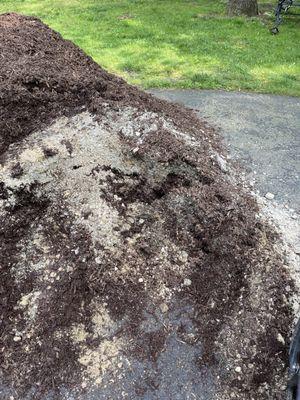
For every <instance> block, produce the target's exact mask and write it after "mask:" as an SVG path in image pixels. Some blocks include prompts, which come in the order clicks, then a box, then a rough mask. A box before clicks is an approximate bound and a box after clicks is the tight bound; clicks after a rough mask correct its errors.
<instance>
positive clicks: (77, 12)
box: [0, 0, 300, 95]
mask: <svg viewBox="0 0 300 400" xmlns="http://www.w3.org/2000/svg"><path fill="white" fill-rule="evenodd" d="M275 3H276V1H273V4H274V6H272V4H271V5H270V1H269V2H267V1H263V2H261V7H260V9H261V16H260V17H259V18H253V19H247V18H228V17H227V15H226V1H222V0H216V1H211V0H206V1H204V0H151V1H149V0H123V1H121V0H85V1H81V0H1V2H0V12H9V11H15V12H21V13H24V14H29V15H35V16H38V17H40V18H41V19H42V20H43V21H44V22H45V23H47V24H49V25H50V26H51V27H52V28H54V29H55V30H57V31H59V32H60V33H61V34H62V35H63V36H64V37H65V38H67V39H70V40H72V41H74V42H75V43H76V44H78V45H79V46H80V47H82V48H83V49H84V50H85V51H86V52H87V53H88V54H89V55H91V56H92V57H93V58H94V59H95V61H96V62H98V63H99V64H100V65H102V66H103V67H104V68H106V69H108V70H109V71H111V72H114V73H117V74H118V75H121V76H123V77H124V78H125V79H126V80H127V81H129V82H131V83H133V84H137V85H140V86H142V87H144V88H150V87H162V88H163V87H174V88H175V87H176V88H205V89H210V88H211V89H212V88H214V89H215V88H217V89H226V90H251V91H258V92H267V93H278V94H289V95H300V46H299V43H300V29H299V28H300V16H299V17H295V16H287V17H285V18H284V24H283V25H282V26H281V29H280V34H279V35H277V36H272V35H271V34H270V33H269V28H270V27H271V26H272V21H273V8H274V7H275Z"/></svg>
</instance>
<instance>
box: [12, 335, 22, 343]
mask: <svg viewBox="0 0 300 400" xmlns="http://www.w3.org/2000/svg"><path fill="white" fill-rule="evenodd" d="M20 340H22V338H21V336H15V337H14V342H19V341H20Z"/></svg>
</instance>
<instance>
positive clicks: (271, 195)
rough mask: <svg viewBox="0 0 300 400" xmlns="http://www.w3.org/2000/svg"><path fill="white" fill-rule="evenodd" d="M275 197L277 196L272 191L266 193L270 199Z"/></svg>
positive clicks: (266, 196)
mask: <svg viewBox="0 0 300 400" xmlns="http://www.w3.org/2000/svg"><path fill="white" fill-rule="evenodd" d="M274 197H275V196H274V194H273V193H271V192H268V193H266V194H265V198H266V199H268V200H273V199H274Z"/></svg>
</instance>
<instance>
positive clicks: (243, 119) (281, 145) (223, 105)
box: [150, 90, 300, 212]
mask: <svg viewBox="0 0 300 400" xmlns="http://www.w3.org/2000/svg"><path fill="white" fill-rule="evenodd" d="M150 92H151V93H153V94H155V95H156V96H157V97H160V98H163V99H166V100H170V101H173V102H177V103H181V104H184V105H185V106H187V107H190V108H194V109H196V110H197V111H198V112H199V115H200V116H201V117H205V118H206V119H207V120H208V121H209V122H210V123H211V124H212V125H214V126H217V127H220V128H221V133H222V134H223V136H224V138H225V141H226V143H227V145H228V146H229V148H230V152H231V154H232V155H233V157H235V158H237V159H239V160H241V161H242V163H243V164H244V165H245V166H246V168H247V170H248V172H249V175H250V176H249V178H250V179H253V180H254V179H255V182H256V185H255V187H256V188H257V189H259V191H260V192H261V194H263V195H264V194H265V193H267V192H271V193H273V194H274V195H275V200H277V201H279V202H280V203H285V204H288V205H289V206H290V207H291V208H293V209H295V210H297V211H298V212H299V211H300V179H299V178H300V98H295V97H286V96H273V95H263V94H249V93H235V92H224V91H214V90H201V91H200V90H151V91H150Z"/></svg>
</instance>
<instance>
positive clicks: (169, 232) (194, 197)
mask: <svg viewBox="0 0 300 400" xmlns="http://www.w3.org/2000/svg"><path fill="white" fill-rule="evenodd" d="M103 103H108V104H109V105H110V108H111V109H115V110H118V109H120V108H122V107H124V106H134V107H136V108H137V109H138V110H140V111H143V110H145V111H154V112H157V113H158V114H159V115H163V116H165V117H166V118H169V119H170V120H172V122H173V124H174V125H175V126H177V127H178V128H179V129H181V131H183V132H189V133H190V134H191V135H194V136H195V137H197V140H198V141H199V142H200V143H201V146H199V147H198V148H197V149H195V148H193V147H192V146H187V145H183V144H182V142H180V140H176V139H175V138H174V136H173V135H170V134H168V132H164V131H163V130H160V131H158V132H156V133H154V134H152V135H149V136H148V137H147V139H146V140H145V141H144V142H143V144H142V145H141V146H140V148H139V151H138V153H137V154H136V155H135V157H138V158H139V160H140V162H141V163H145V165H146V167H148V166H150V165H157V164H161V165H168V168H169V170H170V172H169V173H168V174H167V175H166V176H165V177H163V178H161V177H160V178H159V177H158V178H157V181H156V182H155V183H153V177H151V171H147V168H145V170H146V172H145V174H144V175H138V174H137V175H131V176H130V175H127V176H125V175H124V174H122V172H121V171H118V170H117V169H111V171H110V172H111V174H110V175H109V178H108V179H107V182H105V183H106V190H104V191H103V198H105V199H106V201H108V202H109V201H111V202H112V204H113V206H114V207H115V208H116V209H117V210H118V211H119V213H120V214H121V213H123V215H124V216H125V217H126V213H127V208H128V207H129V206H130V205H131V204H134V203H136V202H139V203H143V204H144V205H145V209H147V210H148V212H149V213H150V214H151V213H152V214H151V215H150V218H149V220H147V221H146V223H145V225H147V224H148V227H147V229H148V231H150V232H152V236H151V237H146V236H145V237H143V235H141V240H140V242H138V243H137V246H136V248H135V249H134V250H135V251H136V254H137V253H138V254H139V257H141V258H143V265H145V266H147V267H148V268H149V270H150V271H151V270H152V269H153V268H154V267H155V262H156V261H155V253H156V246H157V245H158V244H157V241H156V237H155V235H156V232H155V224H154V223H155V218H156V216H157V215H158V214H159V215H162V216H163V219H164V224H163V228H164V232H165V235H166V237H168V238H171V239H172V241H173V243H175V244H176V245H177V246H178V247H179V248H181V249H184V250H185V251H186V252H187V254H188V256H189V259H190V260H191V264H192V267H193V273H192V275H191V282H192V284H191V285H190V287H188V288H187V289H186V290H185V291H184V292H183V293H182V296H183V297H185V298H188V299H189V300H190V301H191V303H192V304H193V305H194V306H195V309H196V315H195V319H196V322H197V323H198V325H199V332H200V335H201V342H202V343H203V344H204V346H205V347H204V356H203V359H202V360H201V363H205V364H208V363H210V364H216V365H217V364H218V363H219V362H220V360H218V356H217V353H218V351H217V350H218V343H217V340H218V335H219V333H220V332H221V330H222V328H223V327H224V326H226V325H230V323H231V320H230V318H232V316H233V315H234V314H235V313H238V312H239V311H241V312H244V311H245V310H246V311H249V313H251V312H253V310H252V309H251V307H252V306H251V301H248V300H247V296H250V292H251V290H250V289H251V288H250V287H249V279H250V278H251V276H252V275H253V274H255V272H256V271H258V273H262V274H265V276H266V281H267V282H268V279H269V280H270V282H268V285H267V286H266V287H267V289H268V290H269V291H270V295H272V296H273V297H274V305H273V308H272V310H271V309H270V312H271V313H272V317H273V318H272V320H271V322H270V321H269V322H266V323H265V324H266V325H265V326H264V329H265V332H267V333H266V334H265V335H264V334H263V333H262V334H260V335H256V333H255V335H254V333H253V339H252V340H253V342H254V344H253V347H255V346H256V347H255V348H256V350H255V352H252V350H251V349H252V347H251V346H252V344H251V343H250V344H251V345H249V347H248V348H246V349H245V354H243V362H244V363H245V364H246V363H250V362H251V363H253V364H254V365H255V369H254V372H253V373H252V375H249V376H247V377H245V382H240V381H237V382H235V381H232V380H229V381H228V382H229V384H231V385H232V386H234V385H235V386H236V390H237V391H240V393H241V395H240V398H241V399H246V398H249V399H250V398H251V396H252V398H258V397H257V388H258V386H259V385H261V384H265V383H267V384H270V385H272V384H274V381H275V378H276V377H275V372H276V374H284V373H285V366H286V365H282V360H285V361H286V360H287V345H285V346H282V345H280V344H279V343H278V341H276V335H277V333H278V332H280V333H281V334H282V335H283V336H284V337H285V338H287V337H288V334H289V325H290V322H291V312H290V310H289V308H288V307H287V306H285V305H284V304H282V303H281V296H282V294H286V296H288V294H287V293H285V289H284V288H285V286H286V283H285V282H286V280H287V279H288V278H287V277H286V275H285V273H284V270H283V268H282V260H281V259H280V258H279V257H277V258H275V259H274V260H272V262H273V264H274V265H273V267H272V268H273V269H271V273H272V274H274V276H273V275H272V276H271V277H270V274H269V275H268V274H267V272H266V271H265V269H264V268H261V265H264V264H265V265H267V264H269V263H270V259H271V254H272V242H273V241H275V240H276V237H275V236H274V234H273V232H272V231H271V230H270V229H269V228H268V227H266V226H264V225H263V224H261V222H259V221H258V220H257V219H256V212H257V205H256V203H255V201H254V200H253V199H252V198H251V197H250V196H248V195H246V194H244V193H243V192H242V189H241V188H240V187H236V186H234V185H233V184H232V183H230V181H229V180H228V179H226V178H225V177H224V174H222V173H221V171H220V169H219V168H218V167H217V166H216V164H213V163H212V159H211V155H210V153H209V151H208V149H209V147H210V146H213V148H214V149H215V150H217V149H219V147H220V146H219V143H218V138H217V136H216V134H215V133H214V131H213V130H212V129H210V128H208V127H207V126H206V125H205V124H204V123H203V122H202V121H200V120H198V119H197V117H196V116H195V115H194V114H193V113H192V112H191V111H188V110H186V109H183V108H182V107H179V106H176V105H173V104H169V103H166V102H163V101H160V100H157V99H155V98H153V97H152V96H150V95H148V94H146V93H144V92H142V91H140V90H139V89H137V88H135V87H132V86H129V85H127V84H126V83H125V82H124V81H123V80H122V79H120V78H118V77H115V76H113V75H111V74H109V73H107V72H106V71H104V70H103V69H101V68H100V67H99V66H98V65H97V64H96V63H94V62H93V60H92V59H91V58H89V57H87V56H86V55H85V54H84V53H83V51H81V50H80V49H79V48H78V47H76V46H75V45H74V44H72V43H71V42H69V41H66V40H63V39H62V37H61V36H60V35H59V34H58V33H56V32H54V31H52V30H51V29H50V28H48V27H47V26H45V25H44V24H43V23H41V22H40V21H39V20H37V19H35V18H31V17H24V16H20V15H16V14H6V15H2V16H0V154H1V157H2V158H1V161H2V162H3V163H4V162H5V155H6V152H7V150H8V148H9V145H10V144H12V143H16V142H19V141H22V139H24V138H25V137H26V136H28V135H29V134H30V133H31V132H33V131H36V130H40V129H41V128H43V127H45V126H47V125H48V124H49V123H50V122H51V121H53V120H54V119H55V118H57V117H59V116H61V115H73V114H76V113H78V112H80V111H82V110H86V109H87V110H89V111H90V112H91V113H93V114H95V115H96V116H97V118H98V119H101V117H102V116H103V113H104V112H105V110H106V109H107V108H105V107H104V105H103ZM209 141H210V143H209ZM123 144H124V148H126V149H127V150H128V148H131V147H132V146H134V145H135V143H134V141H133V142H132V143H131V142H130V141H129V140H128V139H124V143H123ZM66 146H67V148H68V150H69V152H70V153H72V146H71V144H70V143H69V144H68V143H66ZM44 154H45V156H46V157H53V156H54V155H55V153H53V150H52V149H47V148H46V149H44ZM103 168H104V169H106V170H107V169H109V168H110V167H109V166H97V167H96V168H94V169H93V170H92V171H91V174H96V173H97V171H98V172H99V171H100V170H101V169H102V170H103ZM154 171H155V169H154ZM11 173H12V178H16V179H17V178H18V177H19V176H21V175H22V173H23V171H22V166H21V165H19V164H16V165H15V167H14V168H13V170H12V172H11ZM114 195H116V197H115V196H114ZM174 195H176V196H178V197H179V198H180V201H178V202H176V201H174ZM176 196H175V197H176ZM8 197H9V193H8V188H6V187H5V185H4V183H0V199H3V200H5V199H7V198H8ZM15 197H16V202H15V204H14V205H13V206H11V208H9V209H7V210H6V211H7V212H8V213H9V218H6V220H4V221H1V230H0V246H1V249H0V250H1V253H0V262H1V264H0V265H1V287H0V296H1V316H0V317H1V338H2V340H3V342H2V343H1V346H0V361H1V366H2V370H1V375H0V378H1V377H2V378H3V379H4V380H5V381H6V382H7V383H8V384H10V385H14V386H15V388H16V390H17V391H19V393H24V391H25V392H26V390H27V389H28V386H34V385H36V386H37V387H38V389H37V390H39V391H40V392H38V393H39V394H38V396H39V398H42V394H41V393H43V392H45V391H47V390H50V389H55V388H57V387H58V386H59V385H61V384H66V385H73V384H75V383H76V380H77V379H78V376H77V375H76V373H77V368H78V365H77V361H76V360H77V356H78V354H76V349H75V350H74V348H72V346H71V344H70V343H69V341H68V339H67V338H59V339H58V338H57V337H56V336H55V333H56V332H57V329H59V328H64V327H70V326H72V324H74V323H76V324H79V323H83V324H85V326H86V329H89V323H90V315H89V311H90V310H89V303H90V302H91V301H92V299H93V297H94V296H96V295H97V296H100V297H101V296H102V295H103V296H104V295H105V296H106V297H108V298H109V300H110V301H108V303H109V307H110V312H111V314H112V316H113V317H115V318H122V317H123V316H124V315H126V316H128V315H129V321H130V323H129V326H128V330H130V332H131V333H130V335H132V336H134V335H135V334H136V332H137V330H138V323H139V320H138V319H139V318H140V316H141V310H142V308H143V301H144V298H146V297H147V293H140V292H139V290H138V289H137V287H136V286H135V285H134V284H131V285H129V286H122V285H121V284H120V286H118V285H113V284H111V283H110V282H107V281H105V280H104V279H102V275H101V274H102V270H101V269H99V266H96V265H95V263H94V261H93V257H92V251H91V247H92V244H91V241H90V238H89V235H88V234H87V233H86V232H85V230H84V229H82V231H77V232H76V234H74V232H73V231H72V216H69V217H66V216H65V213H64V212H63V210H60V206H59V205H58V204H51V203H50V202H49V199H47V198H41V197H39V196H38V195H37V194H36V188H35V187H34V186H32V187H29V188H26V190H25V189H24V190H22V191H20V193H15ZM115 198H117V199H121V200H120V201H119V202H115V200H114V199H115ZM113 202H115V203H113ZM121 202H123V203H124V204H125V207H123V208H120V204H121ZM154 211H155V212H154ZM47 213H48V215H50V216H51V221H52V223H51V224H49V221H48V220H47V219H45V215H46V214H47ZM152 224H153V225H152ZM38 225H41V226H43V228H44V230H45V232H46V234H47V236H48V241H49V243H51V249H52V250H51V251H52V255H53V259H54V261H53V265H52V268H53V269H54V270H55V269H57V268H58V266H59V265H63V266H67V265H72V266H73V267H74V269H73V272H72V273H68V274H67V273H64V274H63V276H62V280H61V282H60V283H59V284H57V287H56V294H55V296H54V297H53V298H51V300H52V301H51V302H49V303H47V302H46V301H45V304H44V305H43V307H44V308H43V309H42V310H40V313H41V314H40V319H39V320H40V324H39V325H38V327H37V333H36V335H38V339H39V342H38V343H37V342H36V336H35V337H33V338H30V337H29V338H26V340H27V342H26V343H25V344H27V345H28V346H29V347H30V348H31V349H32V351H31V352H30V353H28V354H24V352H23V347H22V348H21V347H20V344H19V343H18V342H17V343H13V345H12V344H11V341H9V339H8V338H9V334H10V329H11V324H12V321H19V322H18V323H19V325H20V326H18V328H19V329H20V330H22V324H24V321H23V316H22V315H21V312H20V310H18V309H17V308H16V304H17V303H18V301H19V300H20V297H21V294H22V293H23V294H24V293H28V292H30V290H31V288H32V287H33V286H34V281H32V277H31V278H30V279H31V280H28V281H26V280H24V281H22V282H21V283H16V282H15V280H14V275H13V266H14V265H15V264H16V263H17V261H18V257H20V246H19V244H20V242H21V241H22V240H23V239H24V238H25V237H26V234H27V232H28V230H30V229H34V228H35V227H36V226H38ZM139 229H141V227H140V226H139V225H138V224H135V223H133V224H132V226H131V229H130V230H128V231H127V232H125V233H124V243H125V245H124V253H122V254H121V255H119V256H116V257H112V256H111V255H110V254H108V255H107V259H104V260H102V264H103V265H104V267H105V268H106V269H110V268H111V269H112V270H113V268H114V266H115V265H121V264H122V263H123V262H124V260H126V261H128V263H129V264H130V262H131V263H132V264H133V263H134V261H132V259H128V260H127V259H126V257H127V254H126V240H127V239H128V238H130V237H131V236H133V235H134V234H135V233H136V232H137V231H138V230H139ZM263 241H264V242H266V243H267V245H264V246H262V244H261V243H262V242H263ZM78 246H79V249H80V254H82V255H83V256H84V259H85V261H84V262H80V261H78V260H77V259H76V257H74V253H73V252H72V251H73V250H74V249H75V248H76V247H78ZM56 255H57V256H59V257H60V258H59V261H57V260H56V259H55V257H54V256H56ZM87 264H88V268H87ZM259 265H260V266H259ZM260 268H261V270H260ZM172 279H173V277H172V276H170V277H169V280H170V282H171V280H172ZM174 280H175V278H174ZM45 290H46V288H45ZM241 297H243V299H244V300H243V301H242V300H241ZM212 303H213V304H216V305H217V306H216V307H212V306H211V305H212ZM265 307H266V308H268V304H266V305H265ZM241 315H242V314H241ZM134 318H136V320H137V321H134ZM241 318H242V317H241ZM245 332H246V331H245ZM245 334H248V333H245ZM145 342H146V344H145V343H144V345H145V348H146V350H145V351H143V352H142V356H144V357H148V358H149V359H150V360H152V361H153V360H154V361H155V360H156V359H157V357H158V354H159V353H160V352H161V351H162V349H163V347H164V337H163V335H160V334H159V333H158V334H157V335H149V336H148V337H146V338H145ZM23 345H24V343H22V346H23ZM57 349H58V350H57ZM257 349H258V350H257ZM7 354H9V356H10V357H6V355H7ZM40 358H41V359H42V361H41V362H40ZM270 365H271V368H270ZM18 366H20V369H22V371H28V373H27V375H26V376H25V378H26V379H25V378H24V375H22V374H19V377H18V379H19V380H17V381H15V382H12V381H11V380H12V377H13V376H14V377H16V376H18V374H17V375H16V369H17V367H18ZM13 370H14V374H13ZM230 379H232V378H230ZM228 382H227V383H228ZM270 390H271V392H270V393H275V394H274V397H272V398H276V399H280V398H281V397H280V396H281V394H280V393H278V391H277V389H276V390H275V389H274V391H273V392H272V388H271V389H270ZM20 396H22V395H20ZM263 396H264V395H263V394H261V396H260V398H261V399H267V398H268V397H266V395H265V397H263ZM20 398H21V397H20Z"/></svg>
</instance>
